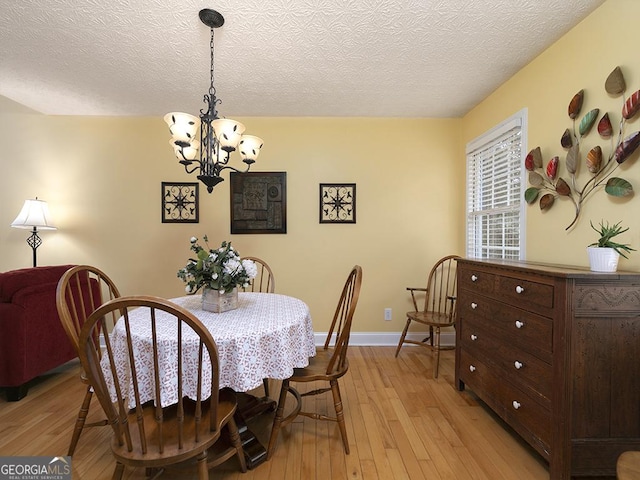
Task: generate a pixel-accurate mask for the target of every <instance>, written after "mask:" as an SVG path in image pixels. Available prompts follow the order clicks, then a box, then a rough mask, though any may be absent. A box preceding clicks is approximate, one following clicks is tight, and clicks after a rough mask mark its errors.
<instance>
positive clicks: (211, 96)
mask: <svg viewBox="0 0 640 480" xmlns="http://www.w3.org/2000/svg"><path fill="white" fill-rule="evenodd" d="M199 16H200V20H201V21H202V23H204V24H205V25H207V26H208V27H209V28H210V29H211V42H210V50H211V85H210V86H209V93H207V94H205V95H204V100H203V101H204V103H205V105H206V108H203V109H202V110H200V116H199V117H195V116H193V115H189V114H188V113H181V112H171V113H167V114H166V115H165V116H164V121H165V122H166V123H167V125H169V132H170V133H171V140H170V143H171V146H172V147H173V150H174V152H175V155H176V157H177V158H178V161H179V163H181V164H182V165H183V166H184V169H185V171H186V172H187V173H189V174H191V173H194V172H197V173H198V180H200V181H201V182H202V183H204V184H205V185H206V186H207V191H208V192H209V193H211V192H212V191H213V187H215V186H216V185H217V184H218V183H220V182H222V181H224V179H223V178H222V177H221V176H220V174H221V173H222V171H223V170H226V169H230V170H233V171H235V172H238V173H245V172H248V171H249V169H250V168H251V165H252V164H253V163H255V161H256V159H257V158H258V154H259V153H260V149H261V148H262V143H263V142H262V139H261V138H258V137H255V136H253V135H245V134H244V130H245V128H244V125H243V124H242V123H240V122H236V121H235V120H231V119H228V118H219V117H218V111H217V110H216V105H217V104H218V103H221V100H220V99H218V98H217V97H216V89H215V87H214V86H213V79H214V68H213V51H214V48H213V46H214V41H213V32H214V29H215V28H218V27H221V26H222V25H224V17H223V16H222V15H221V14H220V13H218V12H216V11H215V10H211V9H208V8H205V9H203V10H200V13H199ZM198 132H199V133H198ZM236 150H238V152H239V154H240V158H241V159H242V161H243V162H244V163H245V164H246V168H245V169H244V170H240V169H238V168H235V167H233V166H231V165H228V162H229V160H230V155H231V153H232V152H234V151H236Z"/></svg>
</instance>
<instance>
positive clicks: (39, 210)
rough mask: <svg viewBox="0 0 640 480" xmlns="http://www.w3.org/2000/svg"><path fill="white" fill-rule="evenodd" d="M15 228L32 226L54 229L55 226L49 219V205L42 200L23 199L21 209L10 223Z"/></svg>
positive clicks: (41, 228)
mask: <svg viewBox="0 0 640 480" xmlns="http://www.w3.org/2000/svg"><path fill="white" fill-rule="evenodd" d="M11 226H12V227H15V228H29V229H31V228H33V227H36V228H38V229H40V230H55V229H56V227H55V225H54V224H53V221H52V220H51V214H50V213H49V206H48V205H47V202H45V201H44V200H38V199H37V198H36V199H34V200H25V201H24V205H23V206H22V210H20V213H19V214H18V216H17V217H16V219H15V220H14V221H13V223H11Z"/></svg>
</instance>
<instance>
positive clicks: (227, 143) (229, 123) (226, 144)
mask: <svg viewBox="0 0 640 480" xmlns="http://www.w3.org/2000/svg"><path fill="white" fill-rule="evenodd" d="M211 127H213V131H214V132H215V135H216V138H217V139H218V142H220V148H222V150H224V151H225V152H233V151H235V149H236V147H237V146H238V142H239V141H240V137H241V136H242V134H243V133H244V125H243V124H241V123H240V122H236V121H235V120H231V119H229V118H219V119H217V120H214V121H213V122H211Z"/></svg>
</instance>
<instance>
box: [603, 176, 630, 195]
mask: <svg viewBox="0 0 640 480" xmlns="http://www.w3.org/2000/svg"><path fill="white" fill-rule="evenodd" d="M604 191H605V192H607V193H608V194H609V195H611V196H613V197H627V196H629V195H631V194H632V193H633V186H632V185H631V184H630V183H629V182H627V181H626V180H625V179H624V178H618V177H613V178H610V179H609V181H608V182H607V185H606V186H605V187H604Z"/></svg>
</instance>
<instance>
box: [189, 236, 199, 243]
mask: <svg viewBox="0 0 640 480" xmlns="http://www.w3.org/2000/svg"><path fill="white" fill-rule="evenodd" d="M189 241H190V242H191V243H196V242H197V241H198V239H197V238H196V237H191V239H190V240H189Z"/></svg>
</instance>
